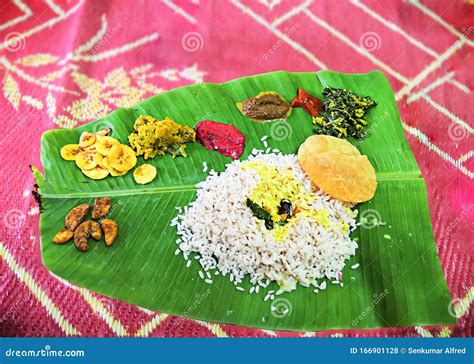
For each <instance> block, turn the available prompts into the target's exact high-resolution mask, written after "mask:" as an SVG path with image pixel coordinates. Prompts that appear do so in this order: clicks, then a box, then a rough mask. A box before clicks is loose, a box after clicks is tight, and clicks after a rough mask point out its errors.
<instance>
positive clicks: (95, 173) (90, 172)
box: [81, 166, 109, 179]
mask: <svg viewBox="0 0 474 364" xmlns="http://www.w3.org/2000/svg"><path fill="white" fill-rule="evenodd" d="M81 171H82V173H84V174H85V175H86V176H87V177H89V178H91V179H103V178H105V177H107V176H108V175H109V171H108V170H107V169H105V168H102V167H101V166H95V167H94V168H92V169H81Z"/></svg>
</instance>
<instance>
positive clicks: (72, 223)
mask: <svg viewBox="0 0 474 364" xmlns="http://www.w3.org/2000/svg"><path fill="white" fill-rule="evenodd" d="M90 208H91V206H90V205H89V204H88V203H84V204H81V205H78V206H76V207H74V208H73V209H72V210H71V211H69V213H68V214H67V215H66V218H65V222H66V227H67V228H68V230H70V231H74V230H76V228H77V227H78V226H79V224H80V223H82V222H83V221H84V219H85V218H86V216H87V213H88V212H89V210H90Z"/></svg>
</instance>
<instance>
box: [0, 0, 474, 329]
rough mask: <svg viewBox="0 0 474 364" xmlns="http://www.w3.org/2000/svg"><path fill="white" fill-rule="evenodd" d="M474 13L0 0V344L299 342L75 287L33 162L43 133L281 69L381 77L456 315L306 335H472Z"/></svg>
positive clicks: (376, 5) (239, 2)
mask: <svg viewBox="0 0 474 364" xmlns="http://www.w3.org/2000/svg"><path fill="white" fill-rule="evenodd" d="M473 45H474V6H473V5H469V4H468V3H467V2H466V1H462V0H459V1H456V2H454V1H451V0H446V1H437V2H428V1H422V2H398V1H384V2H383V3H382V2H375V1H368V0H362V1H359V0H354V1H351V2H337V6H336V4H335V3H334V2H331V1H314V2H313V1H311V0H298V1H280V0H260V1H250V0H233V1H230V2H227V1H217V0H215V1H205V0H194V1H180V0H175V1H171V0H168V1H163V2H157V1H145V2H136V1H132V0H129V1H125V0H122V1H100V2H99V1H79V0H65V1H60V0H49V1H45V2H44V3H43V2H39V1H27V0H15V1H14V0H12V1H7V2H5V1H4V2H2V4H1V5H0V80H1V82H2V92H1V95H0V105H1V118H0V120H1V124H2V135H1V136H0V146H1V163H0V175H1V177H2V190H1V192H0V193H1V199H0V214H1V216H0V217H1V220H0V226H1V238H0V259H1V260H0V266H1V278H0V284H1V291H2V294H1V298H0V300H1V304H0V334H1V335H2V336H65V335H80V336H120V335H123V336H234V337H237V336H262V337H263V336H301V335H303V333H294V332H292V333H285V332H272V331H264V330H259V329H250V328H244V327H236V326H230V325H216V324H212V323H198V322H196V321H193V320H188V319H183V318H178V317H173V316H167V315H164V314H159V313H155V312H150V311H147V310H143V309H140V308H138V307H135V306H133V305H130V304H127V303H123V302H119V301H116V300H113V299H110V298H107V297H102V296H100V295H97V294H95V293H92V292H90V291H87V290H84V289H80V288H78V287H75V286H72V285H70V284H68V283H67V282H65V281H63V280H60V279H58V278H57V277H54V276H52V275H51V274H50V273H49V272H48V271H47V270H46V268H45V267H44V266H43V265H42V262H41V254H40V246H39V229H38V222H39V215H38V208H37V205H36V203H35V202H34V200H33V198H32V196H31V190H32V187H33V184H34V181H33V177H32V175H31V173H30V170H29V167H28V166H29V164H34V165H40V137H41V134H42V133H43V132H44V131H45V130H48V129H51V128H59V127H74V126H77V125H80V124H82V123H85V122H87V121H91V120H94V119H96V118H97V117H99V116H102V115H106V114H107V113H109V112H110V111H112V110H114V109H116V108H118V107H128V106H131V105H133V104H135V103H137V102H138V101H139V100H141V99H143V98H146V97H149V96H151V95H153V94H155V93H158V92H161V91H164V90H168V89H171V88H174V87H177V86H181V85H185V84H190V83H195V82H200V81H211V82H222V81H227V80H230V79H233V78H236V77H239V76H244V75H251V74H257V73H262V72H269V71H275V70H290V71H317V70H320V69H332V70H337V71H341V72H350V73H360V72H367V71H370V70H373V69H381V70H382V71H383V72H384V73H385V74H386V75H387V77H388V78H389V80H390V82H391V84H392V87H393V89H394V91H395V93H396V96H397V102H398V106H399V108H400V111H401V114H402V119H403V121H404V128H405V131H406V135H407V137H408V140H409V142H410V145H411V147H412V149H413V151H414V153H415V156H416V159H417V161H418V163H419V165H420V167H421V169H422V172H423V175H424V177H425V179H426V182H427V186H428V192H429V201H430V210H431V218H432V222H433V226H434V232H435V236H436V240H437V244H438V251H439V255H440V259H441V262H442V266H443V271H444V274H445V276H446V279H447V282H448V286H449V289H450V291H451V294H452V296H453V297H454V300H453V303H452V305H451V306H450V307H449V309H450V310H451V312H452V314H453V315H456V316H457V317H458V323H457V325H456V326H455V327H449V328H439V327H438V328H413V327H410V328H392V329H378V330H365V331H361V330H359V331H341V330H340V331H325V332H317V333H306V334H305V335H307V336H330V335H335V336H420V335H422V336H430V335H434V336H472V333H473V317H474V312H473V306H472V301H473V296H474V287H473V238H472V237H473V233H474V231H473V225H474V224H473V222H474V204H473V202H474V201H473V196H474V187H473V180H472V179H473V170H474V158H473V149H472V146H473V137H472V133H473V127H472V122H473V113H472V96H473V95H472V92H471V90H472V88H473V83H474V82H473V78H472V74H473V72H472V70H473V69H474V58H473V52H472V50H473Z"/></svg>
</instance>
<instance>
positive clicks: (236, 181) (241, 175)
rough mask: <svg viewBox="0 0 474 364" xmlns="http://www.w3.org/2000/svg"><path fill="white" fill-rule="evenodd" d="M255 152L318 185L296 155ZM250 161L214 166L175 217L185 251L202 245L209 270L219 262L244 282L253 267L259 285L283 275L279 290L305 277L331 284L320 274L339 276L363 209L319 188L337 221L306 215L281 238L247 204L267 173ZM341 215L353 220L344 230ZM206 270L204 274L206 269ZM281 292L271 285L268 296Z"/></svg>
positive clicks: (321, 204)
mask: <svg viewBox="0 0 474 364" xmlns="http://www.w3.org/2000/svg"><path fill="white" fill-rule="evenodd" d="M254 152H255V153H254ZM248 160H259V161H262V162H265V163H267V164H268V165H271V166H275V167H277V168H279V169H281V170H283V169H287V168H290V169H291V170H292V171H293V172H294V175H295V178H296V179H297V180H299V181H301V182H302V184H303V185H304V188H305V190H306V191H307V192H308V193H310V192H311V191H312V188H311V182H310V181H309V179H308V178H307V177H306V175H305V174H304V172H303V170H302V169H301V167H300V165H299V163H298V158H297V156H295V155H282V154H276V153H271V154H261V152H260V151H256V150H254V151H252V155H251V156H250V157H249V159H248ZM244 162H245V161H244ZM244 162H241V161H238V160H237V161H233V162H232V163H230V164H228V165H227V167H226V170H225V171H224V172H222V173H221V174H217V173H216V172H214V171H211V173H210V174H209V176H208V177H207V179H206V180H205V181H204V182H201V183H199V184H198V185H197V189H198V190H197V198H196V200H195V201H194V202H192V203H191V204H190V205H189V206H187V207H185V208H184V210H183V211H182V212H181V213H179V215H178V216H177V218H176V220H175V219H173V223H174V224H175V225H176V228H177V233H178V235H179V236H180V239H181V241H180V242H179V248H180V249H181V250H182V251H183V252H184V253H185V254H190V253H191V252H195V253H198V255H199V258H197V259H199V263H200V264H201V266H202V268H204V270H205V271H207V270H208V269H217V270H218V271H220V273H221V274H222V275H224V276H226V275H227V274H229V279H230V281H231V282H233V283H234V284H235V285H236V286H238V285H240V284H241V283H242V281H243V279H244V277H245V276H246V275H248V276H249V278H250V283H251V284H252V285H254V286H261V287H262V288H265V287H267V286H268V284H270V282H278V284H279V285H280V289H279V290H278V292H277V293H276V294H281V293H283V292H285V291H291V290H293V289H295V288H296V286H297V284H298V283H299V284H300V285H302V286H304V287H309V286H310V285H314V286H315V287H319V289H320V290H324V289H325V288H326V282H322V283H321V285H320V286H318V285H317V280H318V279H319V280H320V279H328V280H331V281H332V283H334V284H339V283H340V280H341V279H342V276H341V274H340V272H341V271H342V269H343V268H344V265H345V261H346V260H347V259H349V258H350V257H351V256H353V255H354V254H355V251H356V249H357V247H358V245H357V243H356V242H355V241H353V240H351V239H350V237H349V233H350V231H352V230H354V229H355V228H356V222H355V216H354V215H355V214H354V213H351V212H350V211H348V209H347V208H348V207H349V206H348V205H347V204H345V203H343V202H341V201H339V200H336V199H333V198H331V197H329V196H328V195H326V194H325V193H324V192H322V191H317V192H315V196H316V197H315V200H314V203H313V204H312V206H311V208H312V209H314V210H320V209H325V210H327V212H328V213H329V221H330V228H329V229H326V228H324V227H323V226H322V225H320V224H319V223H317V222H316V221H315V220H314V219H311V218H301V219H300V220H299V221H298V223H297V224H295V226H294V227H292V228H290V229H289V231H288V235H287V236H286V238H284V240H283V241H276V240H275V238H274V236H273V235H272V234H270V233H269V230H267V229H266V228H265V226H264V222H263V221H261V220H258V219H257V218H256V217H255V216H254V215H253V213H252V211H251V210H250V209H249V208H248V207H247V206H246V203H245V202H246V199H247V197H248V196H249V195H250V194H251V191H252V190H253V188H254V187H255V185H256V184H257V182H258V180H259V178H260V177H259V175H258V174H257V173H256V172H255V171H254V170H253V169H250V168H248V169H246V170H243V169H242V168H241V165H242V163H244ZM341 222H344V223H346V224H348V226H349V230H348V231H346V232H343V231H342V228H341ZM199 276H200V277H201V278H202V279H204V275H203V273H202V272H201V271H200V272H199ZM207 279H209V278H207ZM239 288H241V287H237V289H239ZM239 290H243V288H242V289H239ZM274 297H275V294H273V292H269V293H267V294H266V296H265V300H268V299H272V300H273V299H274Z"/></svg>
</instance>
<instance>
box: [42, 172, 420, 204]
mask: <svg viewBox="0 0 474 364" xmlns="http://www.w3.org/2000/svg"><path fill="white" fill-rule="evenodd" d="M376 178H377V181H402V180H416V179H423V177H422V176H421V174H419V173H417V172H406V173H394V172H383V173H376ZM198 183H200V182H197V183H196V184H198ZM196 184H185V185H179V186H176V185H175V186H161V187H153V188H148V189H143V190H137V189H129V190H113V191H107V193H106V194H107V196H108V197H114V196H134V195H149V194H155V193H171V192H183V191H193V190H197V188H196ZM41 196H42V197H43V198H88V197H103V196H104V191H85V192H74V193H47V192H43V193H41Z"/></svg>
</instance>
